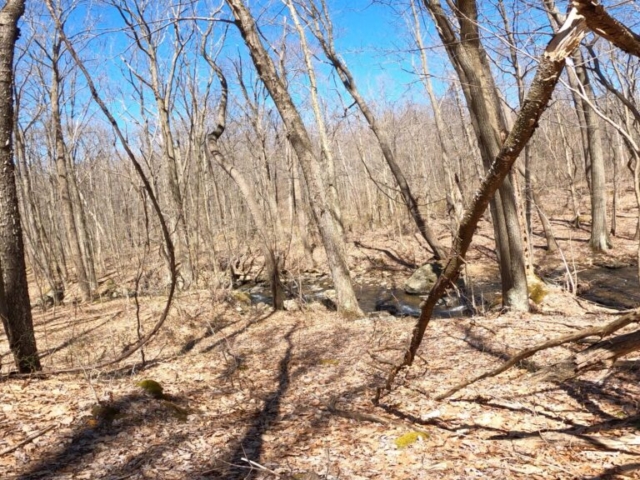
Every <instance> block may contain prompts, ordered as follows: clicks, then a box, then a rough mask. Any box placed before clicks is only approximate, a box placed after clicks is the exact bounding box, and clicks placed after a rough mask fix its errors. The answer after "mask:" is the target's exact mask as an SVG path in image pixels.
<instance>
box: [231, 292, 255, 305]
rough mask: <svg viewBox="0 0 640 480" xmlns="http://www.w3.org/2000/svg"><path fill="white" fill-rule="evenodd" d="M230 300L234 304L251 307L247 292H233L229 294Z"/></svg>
mask: <svg viewBox="0 0 640 480" xmlns="http://www.w3.org/2000/svg"><path fill="white" fill-rule="evenodd" d="M231 298H233V300H234V301H235V302H236V303H239V304H241V305H251V297H250V296H249V294H248V293H247V292H242V291H239V290H236V291H234V292H231Z"/></svg>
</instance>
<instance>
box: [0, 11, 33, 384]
mask: <svg viewBox="0 0 640 480" xmlns="http://www.w3.org/2000/svg"><path fill="white" fill-rule="evenodd" d="M24 4H25V2H24V0H8V1H7V2H5V4H4V6H3V7H2V10H0V166H1V167H2V168H1V169H0V265H1V267H2V275H1V277H0V315H1V316H2V324H3V326H4V330H5V333H6V334H7V338H8V339H9V348H10V349H11V353H12V354H13V358H14V361H15V364H16V367H17V369H18V371H19V372H21V373H29V372H33V371H37V370H40V369H41V366H40V359H39V357H38V348H37V346H36V339H35V334H34V331H33V320H32V318H31V306H30V304H29V290H28V287H27V270H26V265H25V261H24V245H23V241H22V227H21V223H20V211H19V209H18V192H17V189H16V179H15V174H14V169H15V165H14V162H13V141H12V134H13V124H14V112H13V51H14V47H15V43H16V40H17V39H18V20H19V19H20V17H21V16H22V14H23V13H24Z"/></svg>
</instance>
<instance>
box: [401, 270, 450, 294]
mask: <svg viewBox="0 0 640 480" xmlns="http://www.w3.org/2000/svg"><path fill="white" fill-rule="evenodd" d="M441 272H442V266H441V265H440V264H438V263H435V262H432V263H426V264H424V265H423V266H421V267H420V268H419V269H417V270H416V271H415V272H413V275H411V277H409V280H407V281H406V282H405V284H404V291H405V292H406V293H408V294H409V295H426V294H427V293H429V290H431V287H433V285H434V284H435V283H436V281H437V280H438V276H439V275H440V273H441Z"/></svg>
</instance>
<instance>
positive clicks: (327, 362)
mask: <svg viewBox="0 0 640 480" xmlns="http://www.w3.org/2000/svg"><path fill="white" fill-rule="evenodd" d="M319 363H320V365H339V364H340V360H337V359H335V358H321V359H320V362H319Z"/></svg>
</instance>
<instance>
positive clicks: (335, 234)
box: [227, 0, 362, 317]
mask: <svg viewBox="0 0 640 480" xmlns="http://www.w3.org/2000/svg"><path fill="white" fill-rule="evenodd" d="M227 4H228V5H229V7H230V8H231V10H232V11H233V15H234V17H235V18H236V25H237V26H238V28H239V29H240V33H241V34H242V37H243V39H244V41H245V43H246V45H247V47H248V48H249V53H250V54H251V58H252V60H253V63H254V65H255V67H256V70H257V71H258V75H260V78H261V79H262V81H263V82H264V84H265V86H266V87H267V90H269V94H270V95H271V98H272V99H273V102H274V103H275V105H276V108H277V109H278V111H279V112H280V116H281V117H282V120H283V122H284V124H285V126H286V129H287V134H288V136H289V141H290V142H291V146H292V147H293V149H294V150H295V152H296V155H297V156H298V160H299V161H300V166H301V167H302V171H303V174H304V176H305V180H306V183H307V188H308V190H309V196H310V201H311V208H312V211H313V214H314V217H315V220H316V223H317V225H318V228H319V230H320V235H321V237H322V242H323V244H324V248H325V251H326V252H327V258H328V261H329V268H330V270H331V276H332V278H333V284H334V287H335V290H336V296H337V307H338V311H339V312H340V313H342V314H343V315H345V316H347V317H355V316H359V315H361V314H362V312H361V310H360V307H359V306H358V300H357V298H356V295H355V292H354V290H353V285H352V284H351V276H350V273H349V267H348V265H347V260H346V249H345V244H344V241H343V239H342V236H341V235H340V229H339V227H338V225H337V222H336V221H335V218H334V216H333V215H332V214H331V209H330V208H329V203H328V201H327V197H326V190H325V188H324V185H323V182H322V173H321V169H320V164H319V162H318V160H317V158H315V155H314V153H313V146H312V144H311V139H310V138H309V134H308V132H307V129H306V127H305V126H304V122H303V121H302V117H301V116H300V113H299V112H298V111H297V109H296V107H295V104H294V103H293V100H292V99H291V96H290V94H289V92H288V91H287V88H286V86H285V84H284V83H283V81H282V79H281V78H280V77H279V76H278V74H277V71H276V68H275V65H274V63H273V60H272V59H271V57H269V54H268V53H267V51H266V50H265V48H264V45H263V44H262V41H261V40H260V37H259V36H258V32H257V28H256V25H255V22H254V20H253V18H252V16H251V14H250V12H249V10H248V9H247V7H246V6H245V5H244V2H242V1H241V0H227Z"/></svg>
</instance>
